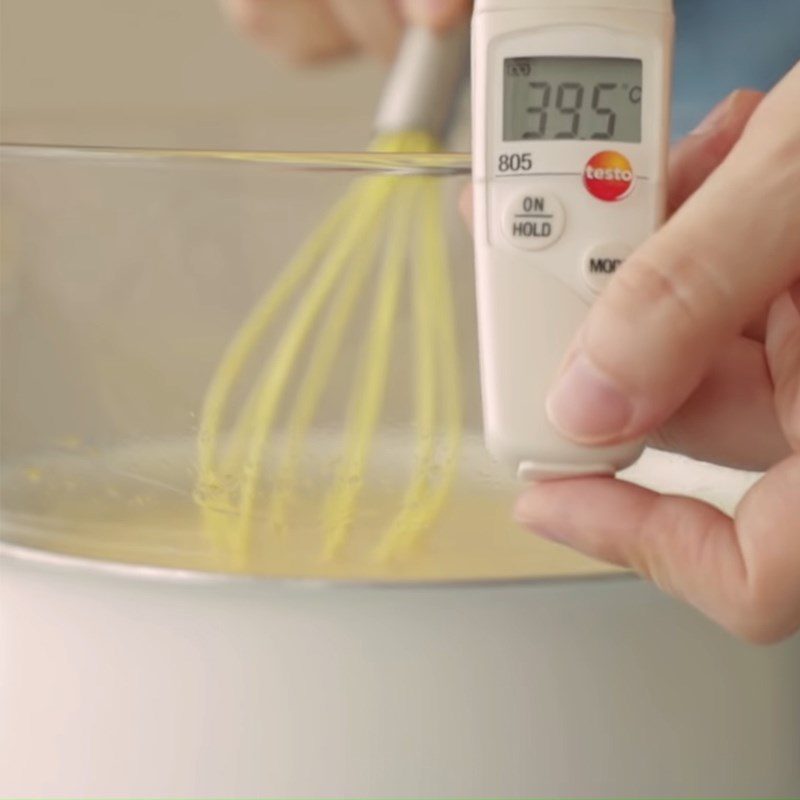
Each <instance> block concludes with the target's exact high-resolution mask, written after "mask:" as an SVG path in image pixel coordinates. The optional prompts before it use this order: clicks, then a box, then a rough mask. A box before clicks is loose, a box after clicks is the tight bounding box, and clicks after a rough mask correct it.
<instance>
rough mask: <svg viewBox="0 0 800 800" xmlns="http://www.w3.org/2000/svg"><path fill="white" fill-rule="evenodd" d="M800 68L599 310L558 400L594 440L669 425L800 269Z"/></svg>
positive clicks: (584, 437) (554, 415) (556, 409)
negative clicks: (716, 361) (720, 356)
mask: <svg viewBox="0 0 800 800" xmlns="http://www.w3.org/2000/svg"><path fill="white" fill-rule="evenodd" d="M799 106H800V65H799V66H798V67H797V68H795V69H794V70H793V71H792V72H790V73H789V75H788V76H787V78H785V79H784V81H783V82H782V83H781V84H780V85H779V86H778V87H777V88H776V89H775V90H773V92H772V94H771V95H770V96H768V97H767V98H766V99H765V100H764V102H763V103H762V104H761V105H760V106H759V108H758V110H756V112H755V114H754V115H753V118H752V119H751V121H750V123H749V124H748V126H747V128H746V129H745V132H744V134H743V135H742V138H741V139H740V140H739V142H738V143H737V145H736V146H735V147H734V149H733V150H732V152H731V153H730V155H728V156H727V158H725V159H724V161H723V162H722V164H721V165H720V166H719V167H718V168H717V170H716V171H715V172H714V173H713V174H712V175H711V176H710V177H709V179H708V180H707V181H706V182H705V183H704V184H703V186H702V187H701V188H700V189H699V190H698V191H697V192H696V193H695V194H694V195H692V196H691V197H690V198H689V200H688V201H687V202H686V203H685V204H684V205H683V207H682V208H681V209H680V210H679V211H678V212H677V213H676V214H675V215H674V216H673V217H672V218H671V220H670V221H669V222H668V223H667V224H666V225H665V226H664V227H663V228H662V229H661V230H660V231H659V232H658V233H657V234H656V235H655V236H653V237H652V238H651V239H649V240H648V242H646V243H645V245H644V246H643V247H641V248H640V249H639V250H638V251H637V252H636V253H635V254H634V255H633V256H631V258H629V259H628V261H627V262H626V263H625V265H624V267H623V268H622V269H621V270H620V272H619V274H618V275H617V276H616V277H615V279H614V280H613V281H612V282H611V284H610V285H609V287H608V289H607V290H606V292H604V294H603V295H602V296H601V297H600V298H599V299H598V301H597V302H596V303H595V305H594V307H593V308H592V310H591V312H590V314H589V316H588V318H587V320H586V322H585V324H584V325H583V327H582V329H581V330H580V331H579V333H578V336H577V339H576V342H575V344H574V346H573V349H572V351H571V353H570V356H569V359H568V361H567V364H566V366H565V369H564V370H563V371H562V374H561V376H560V377H559V379H558V382H557V384H556V386H555V387H554V389H553V391H552V392H551V395H550V397H549V400H548V412H549V415H550V418H551V420H552V422H553V424H554V425H555V426H556V427H558V428H559V429H561V431H562V432H563V433H564V434H565V435H567V436H569V437H570V438H572V439H574V440H576V441H579V442H583V443H586V444H611V443H614V442H618V441H624V440H627V439H635V438H638V437H640V436H642V435H644V434H645V433H647V432H649V431H651V430H654V429H655V428H657V427H658V426H660V425H661V424H662V423H663V422H664V421H665V420H666V419H668V418H669V417H670V416H671V415H672V414H673V413H674V412H675V411H676V410H677V408H679V407H680V406H681V405H682V404H683V403H684V401H685V400H686V399H687V398H688V396H689V395H690V394H691V392H692V391H693V390H694V389H695V388H696V387H697V385H698V384H699V383H700V381H701V379H702V377H703V376H704V374H705V373H706V372H707V370H708V368H709V365H710V363H711V362H712V360H713V358H714V357H715V355H716V353H717V352H718V351H719V349H720V348H721V347H722V346H723V345H724V344H725V343H726V342H727V341H729V340H730V339H732V338H733V337H734V336H735V335H737V334H738V333H739V332H740V331H741V330H742V329H743V328H744V326H745V325H746V323H747V322H748V320H750V319H753V318H754V317H755V316H756V315H757V314H758V313H759V312H760V311H761V310H762V309H763V308H764V307H766V306H767V305H769V304H770V303H771V301H772V300H773V299H774V298H775V297H777V296H778V295H779V294H780V293H781V292H782V291H783V290H784V289H786V288H787V287H788V286H790V285H791V284H792V283H794V281H795V280H796V278H797V277H798V273H800V225H798V224H797V220H798V219H800V118H798V117H796V116H794V115H789V114H788V113H787V112H786V109H797V108H798V107H799Z"/></svg>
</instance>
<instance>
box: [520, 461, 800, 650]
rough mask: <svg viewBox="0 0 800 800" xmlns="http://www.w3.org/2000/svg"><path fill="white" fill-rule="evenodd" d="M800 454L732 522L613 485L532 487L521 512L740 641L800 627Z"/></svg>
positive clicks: (689, 504)
mask: <svg viewBox="0 0 800 800" xmlns="http://www.w3.org/2000/svg"><path fill="white" fill-rule="evenodd" d="M798 486H800V455H796V456H793V457H792V458H790V459H788V460H786V461H784V462H782V463H781V464H780V465H779V466H778V467H776V468H775V469H774V470H773V471H771V472H770V473H768V474H767V476H766V477H765V478H763V479H762V480H761V481H760V482H759V483H758V484H757V485H756V486H755V487H754V488H753V489H751V491H750V492H749V493H748V495H747V496H746V498H745V499H744V501H743V502H742V503H741V504H740V507H739V510H738V512H737V514H736V520H735V522H734V521H733V520H731V519H730V518H729V517H727V516H725V515H724V514H723V513H722V512H721V511H718V510H717V509H715V508H713V507H712V506H709V505H706V504H705V503H701V502H699V501H696V500H691V499H688V498H684V497H665V496H661V495H658V494H655V493H654V492H651V491H648V490H647V489H643V488H641V487H639V486H634V485H632V484H628V483H624V482H622V481H616V480H613V479H611V478H587V479H581V480H570V481H554V482H550V483H545V484H538V485H534V486H532V487H531V488H530V489H529V490H528V491H527V492H526V493H525V494H524V495H523V496H522V497H521V498H520V501H519V503H518V506H517V517H518V519H519V521H520V522H522V523H523V524H524V525H526V526H527V527H529V528H531V530H533V531H536V532H538V533H540V534H542V535H544V536H546V537H547V538H550V539H552V540H554V541H558V542H561V543H564V544H567V545H569V546H570V547H573V548H575V549H577V550H579V551H581V552H583V553H586V554H587V555H590V556H593V557H595V558H599V559H602V560H604V561H609V562H611V563H613V564H617V565H620V566H625V567H631V568H632V569H634V570H635V571H636V572H638V573H639V574H640V575H642V576H644V577H646V578H648V579H650V580H652V581H653V582H654V583H656V584H657V585H658V586H659V587H660V588H661V589H662V590H664V591H666V592H668V593H670V594H672V595H673V596H675V597H678V598H680V599H682V600H684V601H686V602H689V603H691V604H692V605H694V606H695V607H697V608H698V609H700V611H702V612H703V613H704V614H706V615H707V616H709V617H710V618H711V619H713V620H715V621H716V622H718V623H719V624H721V625H723V626H724V627H725V628H727V629H728V630H730V631H731V632H733V633H735V634H736V635H738V636H741V637H742V638H745V639H748V640H750V641H754V642H764V643H766V642H773V641H777V640H778V639H781V638H783V637H785V636H788V635H790V634H791V633H793V632H794V631H796V630H797V629H798V628H800V492H798V491H797V487H798Z"/></svg>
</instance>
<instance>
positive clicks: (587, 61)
mask: <svg viewBox="0 0 800 800" xmlns="http://www.w3.org/2000/svg"><path fill="white" fill-rule="evenodd" d="M504 72H505V78H504V87H503V139H504V140H505V141H507V142H516V141H524V140H529V139H530V140H537V139H538V140H547V141H552V140H557V139H578V140H583V141H587V140H597V141H606V142H641V140H642V62H641V61H639V60H636V59H631V58H565V57H542V58H539V57H534V58H507V59H505V63H504Z"/></svg>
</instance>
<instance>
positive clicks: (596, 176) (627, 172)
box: [583, 150, 633, 203]
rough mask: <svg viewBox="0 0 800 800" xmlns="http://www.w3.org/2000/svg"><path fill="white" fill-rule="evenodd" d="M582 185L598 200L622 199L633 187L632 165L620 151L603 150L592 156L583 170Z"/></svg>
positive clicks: (610, 201)
mask: <svg viewBox="0 0 800 800" xmlns="http://www.w3.org/2000/svg"><path fill="white" fill-rule="evenodd" d="M583 185H584V186H585V187H586V189H587V190H588V191H589V194H591V195H594V197H596V198H597V199H598V200H603V201H605V202H607V203H613V202H615V201H616V200H623V199H624V198H625V197H627V196H628V195H629V194H630V191H631V189H633V167H632V166H631V162H630V161H628V159H627V158H625V156H624V155H622V153H617V152H615V151H614V150H604V151H603V152H602V153H597V154H596V155H594V156H592V158H591V159H590V161H589V163H588V164H587V165H586V168H585V169H584V171H583Z"/></svg>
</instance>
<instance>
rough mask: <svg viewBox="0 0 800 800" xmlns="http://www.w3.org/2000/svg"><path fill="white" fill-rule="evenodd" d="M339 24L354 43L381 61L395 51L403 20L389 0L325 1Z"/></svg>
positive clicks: (391, 55) (389, 57) (392, 54)
mask: <svg viewBox="0 0 800 800" xmlns="http://www.w3.org/2000/svg"><path fill="white" fill-rule="evenodd" d="M328 3H329V4H330V7H331V9H332V10H333V12H334V13H335V14H336V17H337V19H338V20H339V22H340V23H341V25H342V26H343V27H344V28H345V30H347V32H348V33H349V34H350V36H351V38H352V39H353V40H354V41H355V42H356V44H357V45H358V46H359V47H360V48H361V49H362V50H364V51H366V52H367V53H369V54H370V55H373V56H376V57H377V58H380V59H383V60H387V61H388V60H389V59H391V58H392V57H393V56H394V54H395V53H396V52H397V47H398V44H399V43H400V37H401V35H402V21H401V19H400V14H399V13H398V12H397V9H396V7H395V4H394V3H393V2H391V0H328Z"/></svg>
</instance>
